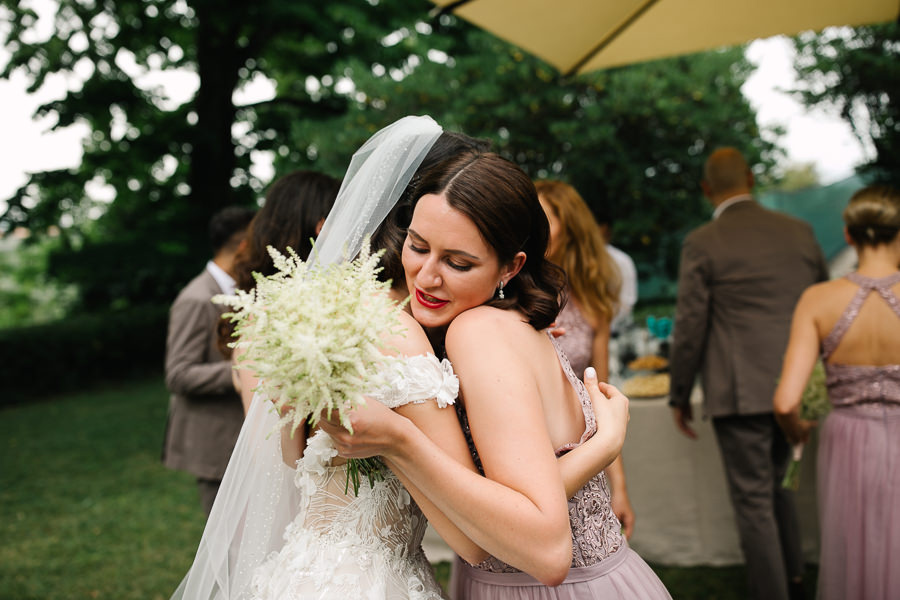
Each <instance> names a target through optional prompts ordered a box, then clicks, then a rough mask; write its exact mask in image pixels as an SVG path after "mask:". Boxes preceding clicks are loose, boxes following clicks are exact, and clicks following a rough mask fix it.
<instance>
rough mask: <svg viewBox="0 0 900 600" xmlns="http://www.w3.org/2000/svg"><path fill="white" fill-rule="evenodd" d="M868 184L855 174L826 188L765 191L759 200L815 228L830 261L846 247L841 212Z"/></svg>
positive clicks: (823, 250) (759, 196) (768, 206)
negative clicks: (857, 192)
mask: <svg viewBox="0 0 900 600" xmlns="http://www.w3.org/2000/svg"><path fill="white" fill-rule="evenodd" d="M865 185H866V181H865V180H864V179H863V178H861V177H860V176H859V175H853V176H852V177H848V178H847V179H843V180H841V181H838V182H836V183H832V184H831V185H826V186H823V187H811V188H806V189H802V190H797V191H795V192H780V191H774V192H764V193H761V194H758V195H757V199H758V200H759V202H760V204H762V205H763V206H766V207H767V208H771V209H772V210H777V211H779V212H783V213H787V214H789V215H793V216H795V217H797V218H798V219H803V220H804V221H806V222H807V223H809V224H810V225H812V228H813V230H814V231H815V233H816V239H817V240H819V245H820V246H822V252H824V253H825V258H826V259H827V260H831V259H833V258H834V257H835V256H837V255H838V254H840V252H841V250H843V249H844V248H846V247H847V243H846V242H845V241H844V222H843V220H842V219H841V213H842V212H843V210H844V207H845V206H847V202H848V201H849V200H850V196H852V195H853V193H854V192H855V191H856V190H858V189H859V188H861V187H863V186H865Z"/></svg>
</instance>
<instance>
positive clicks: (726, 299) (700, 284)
mask: <svg viewBox="0 0 900 600" xmlns="http://www.w3.org/2000/svg"><path fill="white" fill-rule="evenodd" d="M753 183H754V182H753V175H752V173H751V171H750V169H749V167H748V166H747V163H746V161H745V160H744V157H743V156H742V155H741V153H740V152H738V151H737V150H735V149H734V148H720V149H718V150H716V151H715V152H713V153H712V155H711V156H710V157H709V159H708V160H707V162H706V166H705V169H704V179H703V181H702V187H703V192H704V194H705V195H706V197H707V198H708V199H709V201H710V202H711V203H712V205H713V206H714V207H715V211H714V213H713V219H712V221H711V222H710V223H707V224H705V225H703V226H701V227H699V228H697V229H695V230H694V231H692V232H691V233H690V234H689V235H688V236H687V237H686V238H685V240H684V245H683V247H682V252H681V265H680V269H679V276H678V303H677V307H676V313H675V328H674V332H673V335H674V339H673V343H672V348H671V356H670V358H671V360H670V369H671V376H672V387H671V396H670V400H669V404H670V405H671V406H672V409H673V412H674V416H675V422H676V425H677V426H678V428H679V429H680V430H681V431H682V432H683V433H684V434H685V435H687V436H688V437H691V438H696V433H695V432H694V430H693V429H692V428H691V426H690V421H691V419H692V416H693V415H692V411H691V404H690V396H691V390H692V388H693V387H694V379H695V377H696V375H697V373H698V372H699V373H700V376H701V386H702V389H703V399H704V412H705V416H709V417H712V423H713V429H714V431H715V433H716V440H717V442H718V445H719V450H720V452H721V456H722V462H723V463H724V466H725V472H726V475H727V478H728V485H729V490H730V493H731V502H732V505H733V506H734V511H735V515H736V519H737V526H738V533H739V536H740V540H741V548H742V550H743V553H744V559H745V561H746V564H747V576H748V580H749V587H750V590H751V593H752V595H753V597H755V598H760V599H762V598H765V599H767V600H780V599H787V598H802V597H803V586H802V576H803V554H802V549H801V545H800V532H799V525H798V520H797V514H796V509H795V507H794V499H793V492H790V491H788V490H785V489H783V488H782V487H781V479H782V477H783V476H784V472H785V469H786V468H787V463H788V460H789V445H788V443H787V441H786V439H785V438H784V436H783V435H782V433H781V430H780V429H779V428H778V425H777V424H776V422H775V419H774V415H773V409H772V395H773V394H774V392H775V386H776V383H777V378H778V375H779V373H780V372H781V362H782V358H783V356H784V351H785V348H786V347H787V340H788V334H789V330H790V323H791V316H792V313H793V310H794V305H795V304H796V302H797V299H798V298H799V297H800V294H801V293H802V292H803V290H804V289H806V288H807V287H808V286H810V285H812V284H813V283H816V282H818V281H822V280H824V279H827V276H828V272H827V268H826V264H825V260H824V257H823V256H822V251H821V249H820V248H819V245H818V243H817V242H816V239H815V237H814V235H813V232H812V228H811V227H810V226H809V225H807V224H806V223H804V222H802V221H800V220H798V219H794V218H792V217H789V216H787V215H784V214H780V213H776V212H773V211H770V210H767V209H765V208H763V207H762V206H760V205H759V204H758V203H757V202H756V201H755V200H754V199H753V196H752V195H751V190H752V188H753Z"/></svg>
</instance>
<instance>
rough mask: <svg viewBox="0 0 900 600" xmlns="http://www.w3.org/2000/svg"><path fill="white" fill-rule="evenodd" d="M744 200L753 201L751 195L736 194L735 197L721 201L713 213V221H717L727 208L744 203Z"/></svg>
mask: <svg viewBox="0 0 900 600" xmlns="http://www.w3.org/2000/svg"><path fill="white" fill-rule="evenodd" d="M745 200H753V195H752V194H738V195H737V196H732V197H731V198H728V199H726V200H723V201H722V203H721V204H719V205H718V206H717V207H716V209H715V210H714V211H713V220H715V219H718V218H719V215H721V214H722V213H723V212H725V209H727V208H728V207H729V206H733V205H735V204H737V203H738V202H744V201H745Z"/></svg>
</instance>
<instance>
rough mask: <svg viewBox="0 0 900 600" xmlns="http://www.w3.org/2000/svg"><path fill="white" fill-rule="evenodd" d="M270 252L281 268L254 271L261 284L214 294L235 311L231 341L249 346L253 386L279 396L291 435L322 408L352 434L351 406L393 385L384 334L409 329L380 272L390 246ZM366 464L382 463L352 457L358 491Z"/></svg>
mask: <svg viewBox="0 0 900 600" xmlns="http://www.w3.org/2000/svg"><path fill="white" fill-rule="evenodd" d="M268 250H269V254H270V255H271V256H272V259H273V261H274V266H275V269H276V271H275V273H274V274H272V275H269V276H262V275H260V274H259V273H254V274H253V276H254V279H255V280H256V287H255V288H254V289H252V290H250V291H243V290H237V291H236V293H235V295H233V296H217V297H216V298H215V301H217V302H219V303H221V304H226V305H229V306H231V307H232V308H233V309H234V310H233V312H230V313H226V314H225V315H224V316H225V317H226V318H228V319H230V320H231V321H232V322H234V323H235V329H234V335H235V337H236V338H237V341H234V342H232V343H231V344H230V345H231V346H232V347H235V348H241V349H242V350H243V351H244V352H243V355H242V356H241V358H240V360H239V361H238V365H240V366H246V367H247V368H249V369H250V370H251V371H253V373H254V374H255V375H256V376H257V377H258V378H259V384H258V385H257V387H256V388H254V391H256V392H259V393H261V394H262V395H264V396H265V397H266V398H268V399H269V400H270V401H272V403H273V404H274V407H275V409H277V410H278V412H279V414H280V415H281V419H280V421H279V426H287V425H289V426H290V431H291V435H293V434H294V432H295V431H296V429H297V428H298V427H299V426H300V425H301V424H303V423H304V422H308V423H309V424H310V425H311V426H315V425H316V424H317V423H318V421H319V418H320V416H321V414H322V411H328V412H330V411H336V412H337V414H338V415H339V418H340V421H341V424H342V425H344V426H345V427H347V428H348V429H349V430H350V431H351V432H352V428H351V426H350V422H349V418H348V417H349V413H350V411H352V410H353V409H354V408H356V407H357V406H360V405H362V404H364V402H365V399H364V397H363V395H364V394H365V393H366V392H371V391H373V390H375V389H377V388H379V387H381V386H383V385H384V384H385V383H386V380H385V376H384V373H386V372H387V371H388V368H389V366H390V363H391V361H392V360H394V359H392V358H390V357H388V356H386V355H385V354H383V353H382V351H381V347H382V346H383V343H384V339H385V338H386V337H387V336H389V335H392V334H393V335H396V334H399V333H401V332H402V327H401V325H400V320H399V311H401V310H402V309H403V306H402V304H398V303H397V302H395V301H394V300H393V299H392V298H391V297H390V295H389V291H390V284H389V283H386V282H381V281H378V279H377V277H376V275H377V273H378V272H379V271H380V270H381V267H379V266H378V262H379V258H380V257H381V254H382V253H383V251H381V252H377V253H374V254H372V253H370V251H369V244H368V240H367V241H366V242H365V243H364V244H363V248H362V250H361V251H360V253H359V256H358V257H357V258H356V259H354V260H352V261H345V262H341V263H335V264H328V265H320V264H315V263H314V262H313V261H309V262H307V261H303V260H301V259H300V257H299V256H298V255H297V254H296V252H294V251H293V249H291V248H288V249H287V255H283V254H281V253H280V252H278V251H277V250H276V249H274V248H272V247H269V248H268ZM314 252H315V250H314ZM367 464H368V465H372V464H378V465H379V466H380V462H378V461H377V460H374V461H373V460H371V459H363V460H360V461H353V460H351V461H350V465H349V466H348V475H351V476H355V477H356V480H355V481H354V489H358V472H360V471H361V472H363V473H366V474H369V469H368V467H366V465H367ZM371 478H372V477H371V475H370V479H371Z"/></svg>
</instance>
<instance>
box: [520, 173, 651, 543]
mask: <svg viewBox="0 0 900 600" xmlns="http://www.w3.org/2000/svg"><path fill="white" fill-rule="evenodd" d="M534 187H535V189H536V190H537V193H538V200H539V201H540V203H541V207H542V208H543V209H544V214H546V215H547V221H548V222H549V223H550V242H549V243H548V244H547V259H548V260H549V261H550V262H552V263H555V264H557V265H559V266H560V267H562V269H563V270H564V271H565V272H566V276H567V278H568V282H569V288H568V295H569V299H568V302H566V304H565V305H564V306H563V308H562V310H560V311H559V315H558V316H557V317H556V327H557V330H558V331H562V332H563V333H562V335H560V336H559V337H558V338H557V341H558V342H559V345H560V346H561V347H562V349H563V352H565V355H566V358H568V359H569V363H570V364H571V365H572V370H573V371H575V373H584V370H585V369H586V368H588V367H594V369H595V370H596V371H597V376H598V377H599V378H600V381H608V380H609V332H610V324H611V322H612V319H613V317H614V315H615V312H616V309H617V308H618V307H617V305H618V298H619V291H620V289H621V284H622V279H621V275H620V273H619V272H618V270H617V268H616V264H615V261H614V260H613V259H612V257H611V256H610V255H609V253H608V252H607V251H606V242H605V241H604V239H603V232H602V231H601V229H600V227H599V226H598V225H597V222H596V220H595V219H594V215H593V214H592V213H591V210H590V209H589V208H588V206H587V204H585V202H584V200H583V199H582V198H581V195H580V194H579V193H578V191H577V190H576V189H575V188H574V187H572V186H571V185H569V184H568V183H565V182H562V181H552V180H547V179H543V180H540V181H536V182H535V184H534ZM606 475H607V477H608V478H609V484H610V487H611V488H612V507H613V512H614V513H615V515H616V517H617V518H618V519H619V521H620V522H621V524H622V528H623V530H624V531H625V537H626V538H630V537H631V534H632V532H633V531H634V522H635V515H634V509H633V508H632V507H631V501H630V500H629V498H628V488H627V487H626V484H625V467H624V466H623V464H622V457H621V456H618V457H617V458H616V460H614V461H613V462H612V463H611V464H610V465H609V466H608V467H607V468H606Z"/></svg>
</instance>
